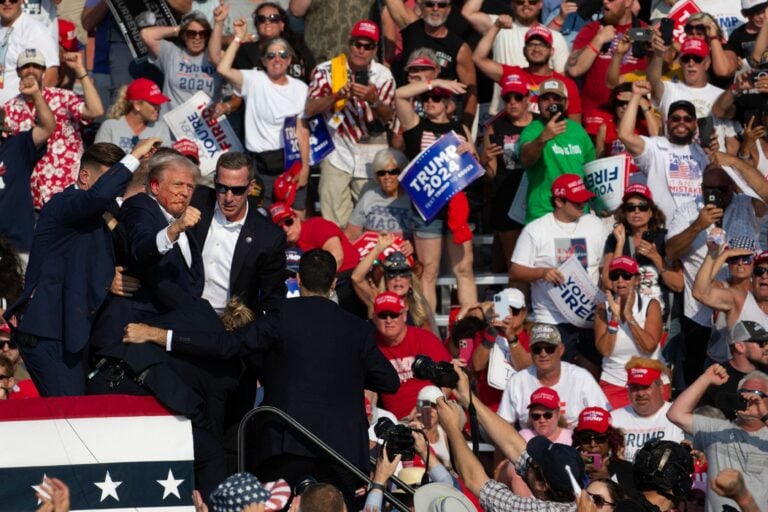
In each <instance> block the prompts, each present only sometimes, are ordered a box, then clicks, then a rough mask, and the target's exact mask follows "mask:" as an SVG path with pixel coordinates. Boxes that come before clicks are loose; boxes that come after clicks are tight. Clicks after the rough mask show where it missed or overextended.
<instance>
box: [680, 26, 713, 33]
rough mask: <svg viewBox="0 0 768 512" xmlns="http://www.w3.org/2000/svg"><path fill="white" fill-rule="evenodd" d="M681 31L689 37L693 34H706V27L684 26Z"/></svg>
mask: <svg viewBox="0 0 768 512" xmlns="http://www.w3.org/2000/svg"><path fill="white" fill-rule="evenodd" d="M683 30H684V31H685V33H686V34H687V35H691V34H694V33H699V34H706V33H707V26H706V25H686V26H685V27H683Z"/></svg>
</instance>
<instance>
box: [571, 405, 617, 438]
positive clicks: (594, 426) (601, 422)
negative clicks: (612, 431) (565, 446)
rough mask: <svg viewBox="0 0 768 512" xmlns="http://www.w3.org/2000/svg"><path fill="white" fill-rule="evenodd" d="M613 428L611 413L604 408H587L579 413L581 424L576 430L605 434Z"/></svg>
mask: <svg viewBox="0 0 768 512" xmlns="http://www.w3.org/2000/svg"><path fill="white" fill-rule="evenodd" d="M610 426H611V413H610V412H608V411H606V410H605V409H603V408H602V407H587V408H586V409H584V410H583V411H581V413H579V423H578V424H577V425H576V430H578V431H582V430H593V431H595V432H597V433H598V434H604V433H605V432H607V431H608V428H609V427H610Z"/></svg>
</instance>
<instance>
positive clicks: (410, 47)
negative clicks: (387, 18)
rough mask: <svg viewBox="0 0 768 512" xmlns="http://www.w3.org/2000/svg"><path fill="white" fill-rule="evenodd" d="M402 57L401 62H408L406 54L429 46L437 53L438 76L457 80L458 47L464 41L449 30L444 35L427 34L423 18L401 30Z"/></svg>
mask: <svg viewBox="0 0 768 512" xmlns="http://www.w3.org/2000/svg"><path fill="white" fill-rule="evenodd" d="M401 33H402V35H403V58H402V62H404V63H405V62H408V56H409V55H410V54H411V52H413V51H414V50H416V49H418V48H422V47H427V48H431V49H432V50H434V51H435V54H436V55H437V63H438V64H439V65H440V78H443V79H445V80H457V79H458V78H459V75H458V73H457V72H456V61H457V60H458V56H459V48H461V45H462V44H464V41H463V40H462V39H461V38H460V37H459V36H457V35H456V34H454V33H453V32H451V31H450V30H449V31H448V34H447V35H446V36H445V37H432V36H428V35H427V33H426V32H425V31H424V20H416V21H414V22H413V23H411V24H410V25H408V26H407V27H405V28H404V29H403V30H402V32H401Z"/></svg>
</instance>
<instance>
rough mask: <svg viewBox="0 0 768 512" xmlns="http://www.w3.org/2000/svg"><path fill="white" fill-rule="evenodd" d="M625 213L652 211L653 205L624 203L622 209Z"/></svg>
mask: <svg viewBox="0 0 768 512" xmlns="http://www.w3.org/2000/svg"><path fill="white" fill-rule="evenodd" d="M621 208H622V209H623V210H624V212H625V213H632V212H636V211H638V210H639V211H641V212H647V211H648V210H650V209H651V205H649V204H648V203H624V204H623V205H622V207H621Z"/></svg>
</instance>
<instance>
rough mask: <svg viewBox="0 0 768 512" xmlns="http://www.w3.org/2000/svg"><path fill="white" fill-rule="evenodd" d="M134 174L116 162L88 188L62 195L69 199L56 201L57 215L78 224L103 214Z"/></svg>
mask: <svg viewBox="0 0 768 512" xmlns="http://www.w3.org/2000/svg"><path fill="white" fill-rule="evenodd" d="M131 176H133V174H132V173H131V171H129V170H128V168H127V167H125V166H124V165H123V164H121V163H119V162H118V163H116V164H115V165H113V166H112V167H110V168H109V169H108V170H107V171H106V172H105V173H104V174H102V175H101V176H100V177H99V179H98V180H96V183H94V184H93V186H92V187H91V188H89V189H88V190H85V191H82V190H81V193H79V194H69V195H67V196H62V197H63V198H66V199H67V200H65V201H61V202H59V203H56V205H57V209H58V211H57V216H58V218H59V219H60V221H61V222H62V224H66V225H78V224H80V223H82V222H83V221H85V220H86V219H90V218H92V217H94V216H97V215H101V214H102V213H104V211H105V210H107V208H108V207H109V205H110V203H111V202H112V201H114V200H115V198H116V197H117V196H118V195H120V194H121V193H122V191H123V190H124V189H125V185H126V184H127V183H128V182H129V181H130V180H131Z"/></svg>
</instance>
